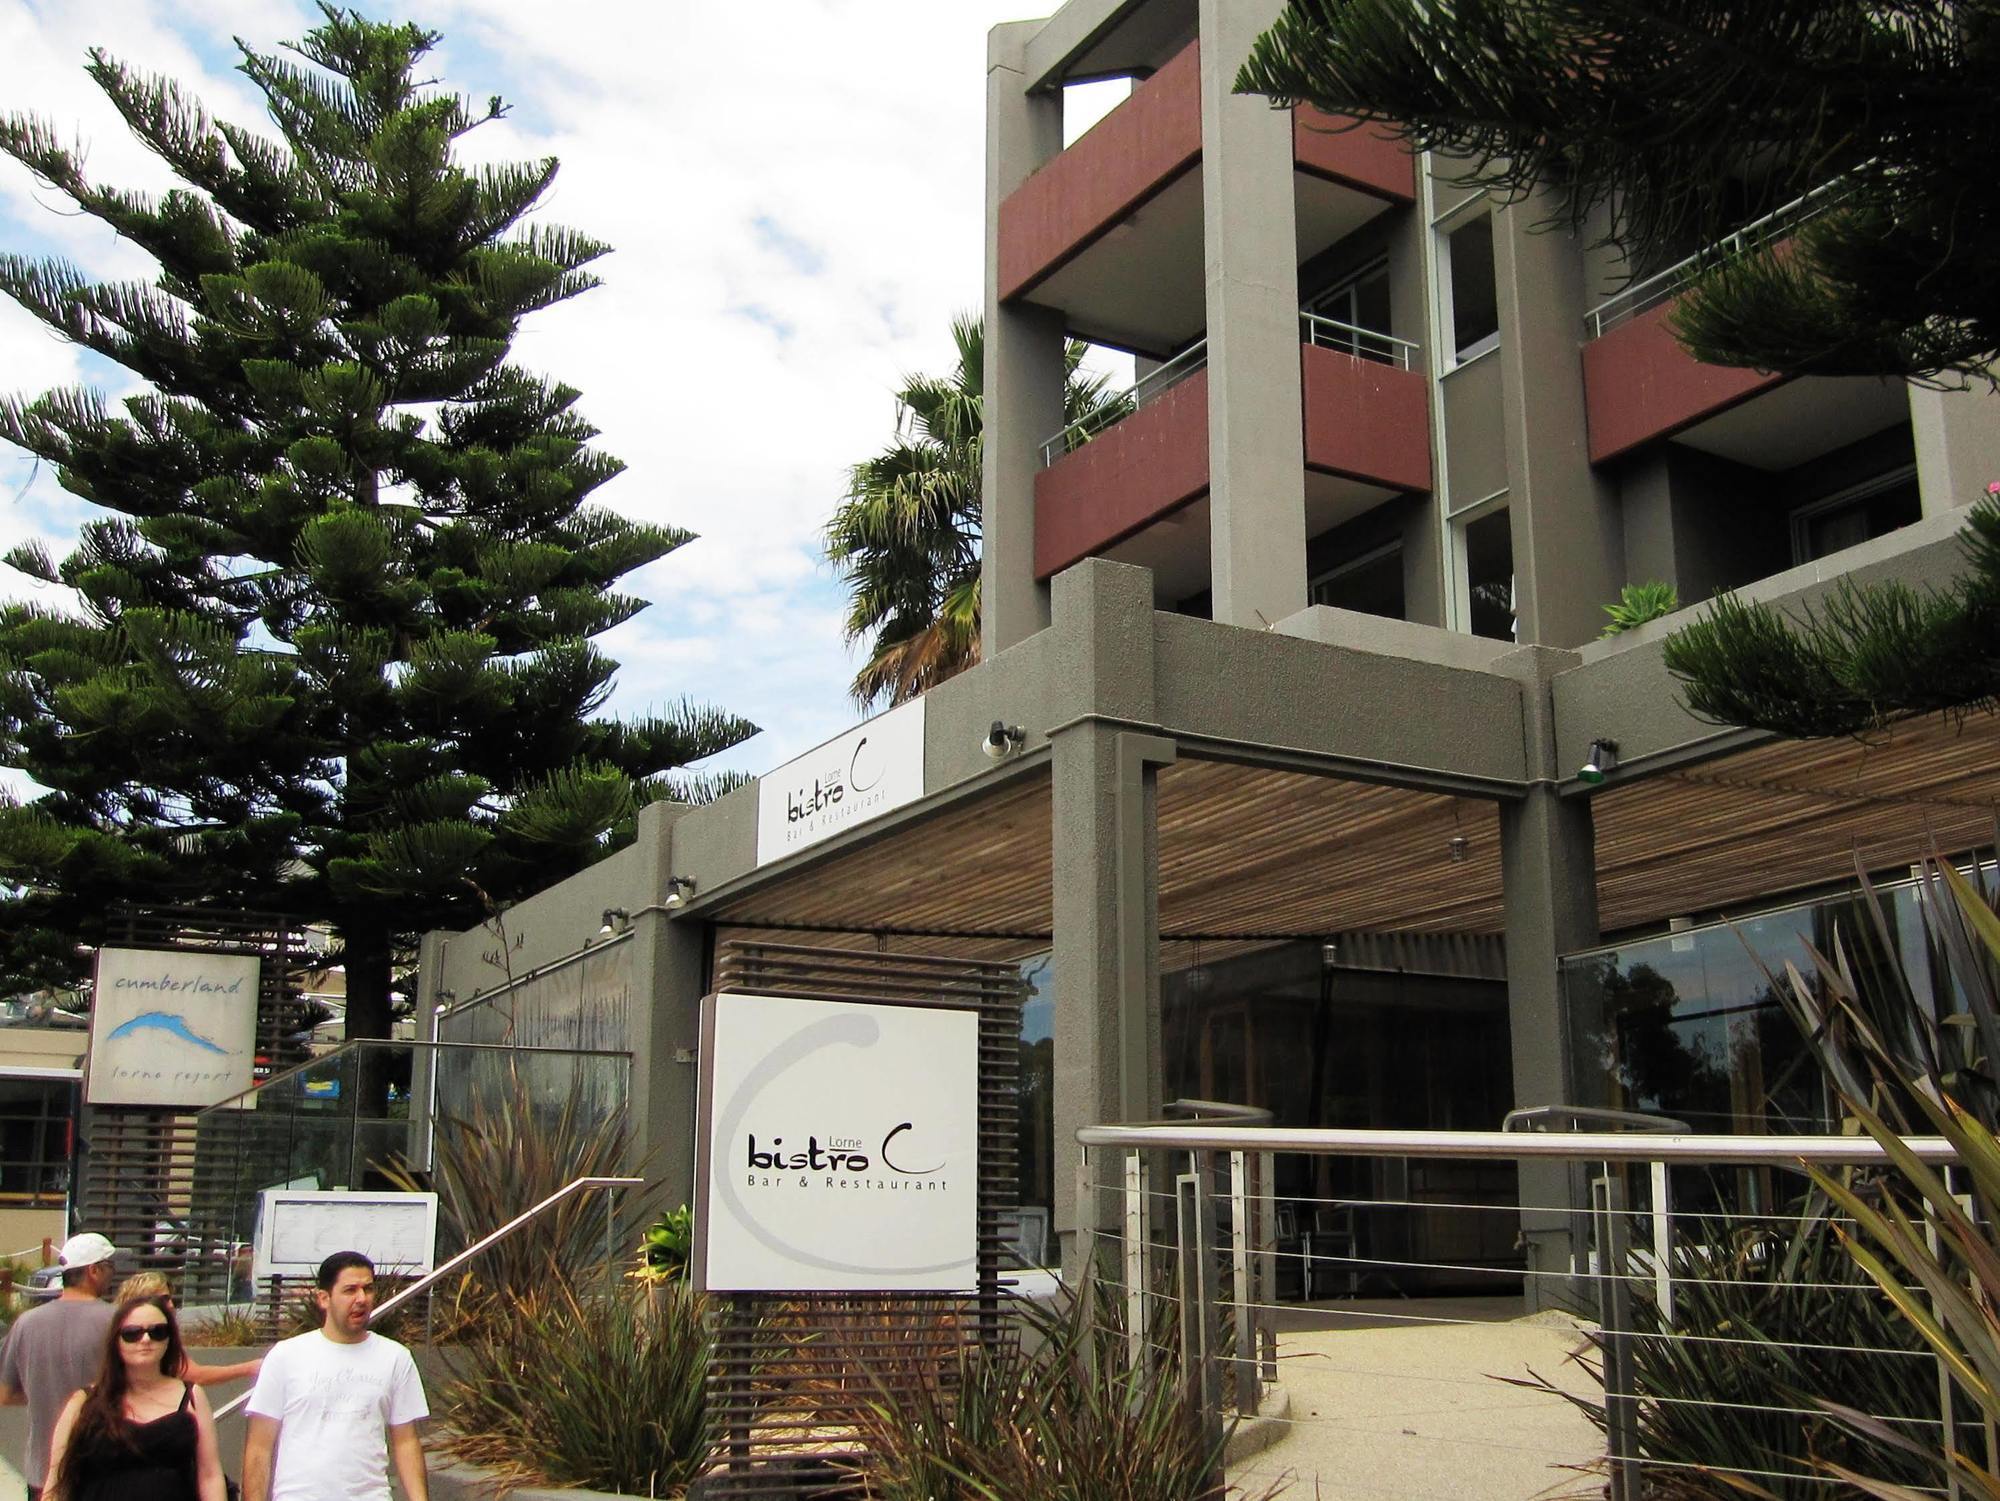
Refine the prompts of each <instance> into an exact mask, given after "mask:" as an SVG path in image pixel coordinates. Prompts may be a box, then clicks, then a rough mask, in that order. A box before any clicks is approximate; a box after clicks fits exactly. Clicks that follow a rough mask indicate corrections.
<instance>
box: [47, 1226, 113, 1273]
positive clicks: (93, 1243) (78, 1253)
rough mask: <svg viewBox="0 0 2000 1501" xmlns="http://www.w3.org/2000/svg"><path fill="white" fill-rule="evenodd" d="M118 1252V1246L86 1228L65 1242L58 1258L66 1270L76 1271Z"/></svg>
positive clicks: (107, 1258)
mask: <svg viewBox="0 0 2000 1501" xmlns="http://www.w3.org/2000/svg"><path fill="white" fill-rule="evenodd" d="M117 1254H118V1248H117V1247H116V1246H114V1245H112V1244H111V1242H110V1241H108V1240H106V1239H105V1238H104V1237H103V1236H101V1235H99V1234H98V1233H97V1232H96V1231H94V1230H86V1231H85V1232H84V1233H83V1234H81V1235H72V1236H71V1237H70V1238H69V1239H68V1240H66V1241H64V1242H63V1245H62V1251H61V1252H60V1253H59V1254H58V1255H57V1257H56V1259H57V1260H58V1261H60V1262H61V1263H62V1269H63V1270H64V1271H66V1272H74V1271H77V1270H79V1269H80V1268H83V1267H87V1266H96V1265H97V1263H98V1262H100V1261H109V1260H110V1259H111V1258H112V1257H114V1256H116V1255H117Z"/></svg>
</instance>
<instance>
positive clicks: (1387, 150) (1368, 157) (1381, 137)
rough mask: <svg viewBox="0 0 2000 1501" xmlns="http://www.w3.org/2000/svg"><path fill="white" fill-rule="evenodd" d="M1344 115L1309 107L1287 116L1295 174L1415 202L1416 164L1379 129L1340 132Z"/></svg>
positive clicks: (1403, 147)
mask: <svg viewBox="0 0 2000 1501" xmlns="http://www.w3.org/2000/svg"><path fill="white" fill-rule="evenodd" d="M1348 123H1349V122H1348V119H1347V117H1346V116H1344V115H1326V114H1321V113H1320V112H1319V111H1318V110H1316V109H1314V108H1313V107H1312V106H1311V105H1309V104H1301V105H1300V106H1299V107H1298V108H1297V109H1296V110H1294V111H1293V112H1292V160H1293V162H1294V163H1295V164H1296V165H1297V166H1298V168H1299V170H1300V171H1303V172H1311V173H1313V174H1314V175H1315V176H1318V177H1330V178H1332V179H1333V180H1334V181H1335V182H1339V183H1345V184H1346V185H1347V186H1349V187H1351V188H1359V189H1360V190H1361V191H1362V192H1364V193H1373V194H1375V195H1376V196H1377V197H1378V198H1388V199H1391V200H1393V201H1394V202H1397V203H1415V202H1416V201H1417V163H1416V158H1415V157H1413V156H1411V155H1410V148H1409V147H1408V146H1406V145H1404V144H1403V142H1402V141H1401V140H1399V139H1398V138H1397V137H1396V136H1395V135H1394V134H1393V133H1392V132H1390V131H1389V130H1388V129H1386V128H1385V127H1383V126H1380V125H1364V126H1362V127H1361V128H1360V129H1359V130H1343V129H1341V127H1342V126H1345V125H1347V124H1348Z"/></svg>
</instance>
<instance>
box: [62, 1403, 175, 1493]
mask: <svg viewBox="0 0 2000 1501" xmlns="http://www.w3.org/2000/svg"><path fill="white" fill-rule="evenodd" d="M193 1408H194V1388H193V1387H192V1386H186V1387H184V1388H183V1390H182V1392H181V1405H180V1406H179V1407H178V1408H176V1409H175V1410H174V1411H172V1412H170V1413H168V1414H167V1415H166V1416H165V1417H159V1418H154V1419H153V1420H152V1421H151V1422H150V1423H132V1422H126V1423H122V1424H120V1428H121V1430H122V1432H121V1433H120V1434H119V1435H118V1436H116V1437H113V1436H110V1435H103V1436H100V1437H99V1438H98V1439H97V1440H96V1441H95V1442H94V1443H92V1444H91V1446H90V1447H89V1449H88V1450H86V1451H85V1452H84V1453H83V1454H80V1455H78V1456H77V1457H78V1459H80V1460H81V1461H82V1463H81V1464H79V1465H78V1466H77V1468H76V1470H75V1471H74V1472H73V1473H74V1474H75V1475H76V1490H75V1494H74V1496H73V1497H72V1498H71V1501H199V1497H200V1492H199V1491H198V1489H197V1488H196V1486H195V1479H194V1451H195V1424H194V1411H193ZM121 1439H122V1440H123V1442H121V1441H120V1440H121Z"/></svg>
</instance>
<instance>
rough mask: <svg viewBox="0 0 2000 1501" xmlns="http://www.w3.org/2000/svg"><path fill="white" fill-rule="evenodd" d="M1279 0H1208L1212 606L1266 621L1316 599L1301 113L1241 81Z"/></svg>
mask: <svg viewBox="0 0 2000 1501" xmlns="http://www.w3.org/2000/svg"><path fill="white" fill-rule="evenodd" d="M1283 8H1284V7H1283V5H1282V3H1281V0H1200V24H1201V155H1202V173H1201V207H1202V253H1203V254H1202V259H1203V270H1204V273H1205V276H1206V282H1207V289H1208V293H1207V295H1208V468H1209V504H1210V512H1209V523H1208V547H1209V571H1210V582H1211V586H1212V588H1213V591H1214V606H1213V610H1214V617H1215V619H1217V620H1219V621H1222V622H1224V623H1226V624H1229V625H1243V626H1250V627H1252V628H1261V627H1266V626H1270V625H1273V624H1275V623H1276V622H1278V621H1280V620H1283V619H1284V618H1285V617H1286V616H1288V615H1292V614H1295V613H1296V612H1297V611H1299V610H1303V609H1304V608H1305V605H1306V512H1305V506H1306V492H1305V438H1304V434H1303V430H1302V427H1301V423H1300V408H1299V401H1300V383H1299V275H1298V229H1297V225H1296V213H1295V210H1294V206H1293V198H1292V193H1293V187H1292V116H1291V112H1290V111H1289V110H1274V109H1272V108H1271V106H1270V104H1269V102H1268V101H1266V100H1264V99H1261V98H1258V97H1255V96H1249V95H1237V94H1233V93H1231V92H1230V90H1231V87H1232V86H1233V85H1234V83H1235V81H1236V70H1237V69H1238V68H1239V67H1240V66H1241V65H1242V63H1243V59H1244V58H1245V57H1246V56H1248V54H1249V51H1250V45H1251V43H1252V42H1254V41H1255V40H1256V39H1257V36H1258V35H1259V33H1261V32H1262V31H1264V30H1265V29H1266V28H1267V27H1269V26H1270V24H1271V23H1272V22H1273V21H1275V20H1276V19H1277V18H1278V13H1279V12H1280V11H1281V10H1282V9H1283Z"/></svg>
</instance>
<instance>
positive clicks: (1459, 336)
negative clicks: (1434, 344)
mask: <svg viewBox="0 0 2000 1501" xmlns="http://www.w3.org/2000/svg"><path fill="white" fill-rule="evenodd" d="M1445 246H1446V255H1445V261H1446V267H1445V284H1444V293H1445V304H1446V308H1447V320H1446V321H1448V322H1449V323H1450V325H1451V338H1452V351H1453V357H1454V359H1455V361H1456V362H1457V363H1458V364H1461V365H1462V364H1464V363H1465V362H1466V361H1467V360H1470V359H1475V358H1477V357H1478V356H1480V355H1482V354H1485V353H1486V352H1487V351H1488V350H1489V349H1495V348H1498V347H1499V344H1500V298H1499V294H1498V292H1497V291H1496V290H1495V284H1494V280H1493V216H1492V215H1491V214H1481V215H1479V216H1478V217H1477V218H1474V219H1468V220H1466V221H1465V222H1464V223H1463V224H1461V225H1459V226H1458V228H1456V229H1452V230H1448V231H1446V233H1445Z"/></svg>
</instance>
